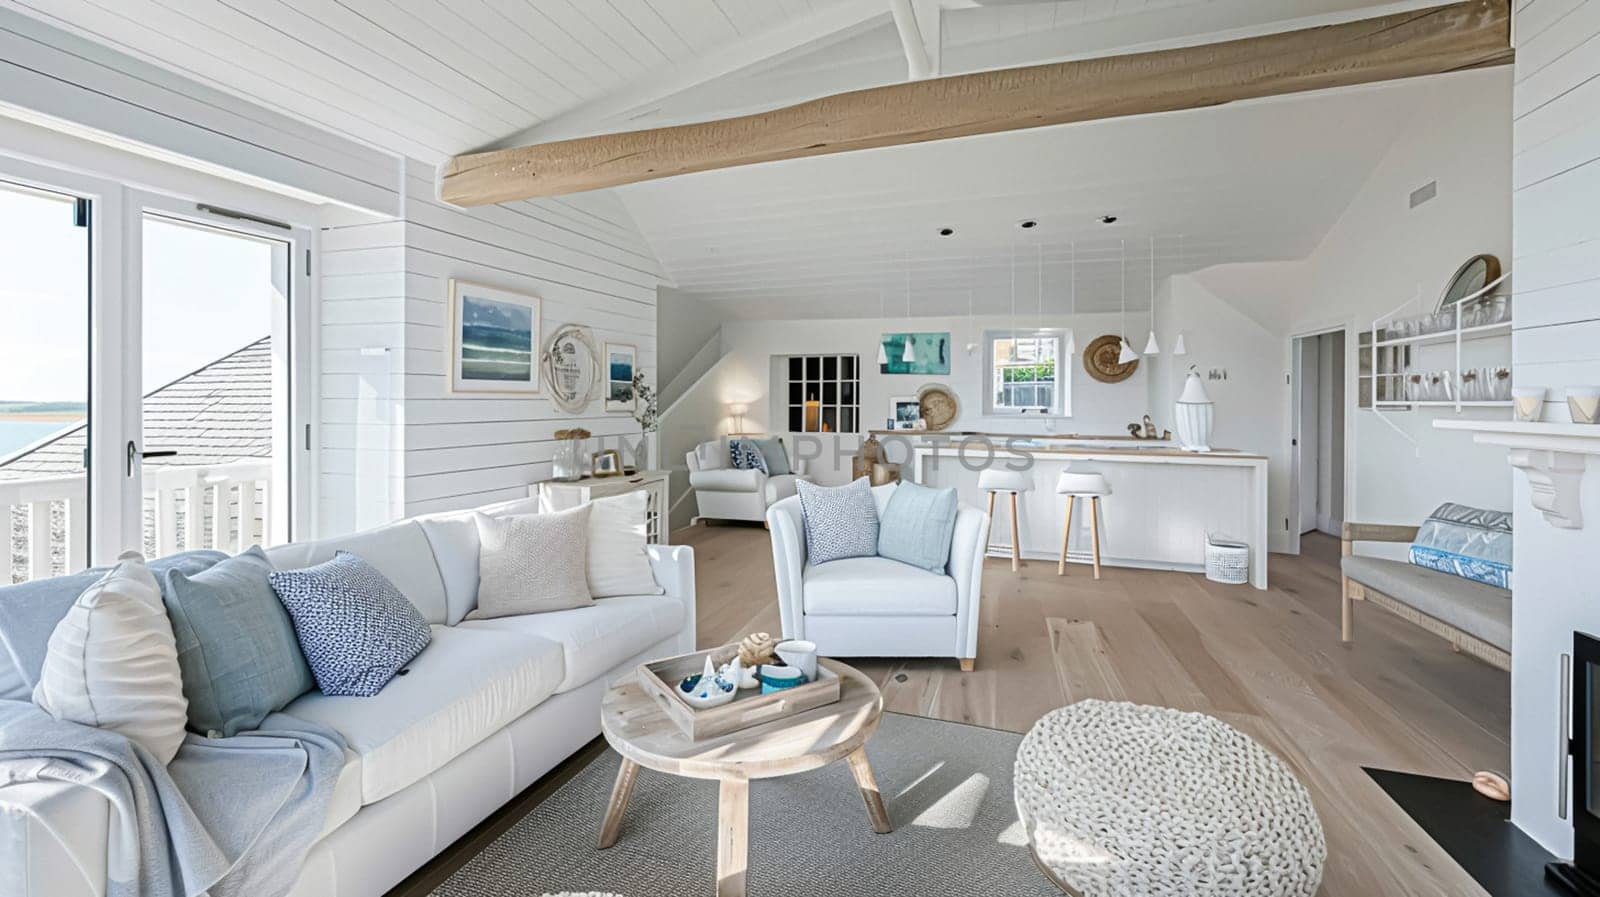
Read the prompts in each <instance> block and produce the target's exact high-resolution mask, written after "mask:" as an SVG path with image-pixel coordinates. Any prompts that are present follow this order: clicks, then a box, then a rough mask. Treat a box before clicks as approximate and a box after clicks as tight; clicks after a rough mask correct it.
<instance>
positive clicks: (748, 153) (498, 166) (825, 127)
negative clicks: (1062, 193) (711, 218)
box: [440, 0, 1513, 206]
mask: <svg viewBox="0 0 1600 897" xmlns="http://www.w3.org/2000/svg"><path fill="white" fill-rule="evenodd" d="M1512 58H1513V53H1512V49H1511V11H1510V4H1509V0H1467V2H1461V3H1455V4H1452V5H1448V6H1438V7H1433V8H1430V9H1423V10H1416V11H1411V12H1403V13H1395V14H1392V15H1387V16H1380V17H1377V18H1372V19H1362V20H1360V21H1355V22H1346V23H1342V24H1338V25H1326V26H1322V27H1317V28H1307V29H1303V30H1300V31H1288V32H1283V33H1280V34H1269V35H1263V36H1260V37H1250V38H1244V39H1241V40H1233V41H1226V42H1222V43H1215V44H1203V45H1200V46H1193V47H1182V48H1178V49H1171V50H1158V51H1155V52H1149V53H1135V54H1130V55H1125V56H1110V57H1104V58H1100V59H1085V60H1077V61H1072V62H1060V63H1051V64H1048V65H1034V66H1027V67H1024V68H1013V69H1000V70H996V71H986V72H976V73H973V74H968V75H956V76H952V77H948V78H933V79H928V80H922V81H911V82H907V83H904V84H891V85H887V86H884V87H874V88H869V89H866V90H857V91H852V92H850V93H842V94H836V95H834V96H829V97H823V98H821V99H817V100H810V101H807V102H804V103H798V104H796V105H793V106H787V107H784V108H782V109H774V110H772V111H770V112H761V113H756V114H753V115H742V116H738V117H736V118H728V119H722V120H718V121H708V122H700V123H696V124H688V125H677V126H674V127H666V128H655V129H650V130H643V131H629V132H625V133H620V134H605V135H599V136H595V137H582V138H577V139H574V140H562V141H557V142H553V143H542V144H536V145H533V146H524V147H516V148H513V149H503V150H493V151H489V152H481V153H470V154H467V155H462V156H457V157H455V158H454V159H452V160H451V161H450V162H449V163H447V164H446V166H445V168H444V171H443V179H442V183H441V185H440V195H441V196H442V198H443V199H444V200H445V201H447V202H451V203H455V204H457V205H462V206H476V205H485V204H489V203H497V202H508V201H512V200H518V199H531V198H535V197H541V196H559V195H562V194H566V193H577V192H581V191H585V190H598V189H601V188H605V187H616V186H619V185H622V184H632V183H636V182H639V181H648V180H653V179H656V178H664V177H672V176H674V175H679V174H688V173H690V172H696V171H709V170H713V169H719V168H732V167H735V166H739V165H751V164H755V163H758V162H773V161H777V160H781V159H797V158H802V157H806V156H818V155H824V154H827V153H842V152H850V151H852V150H861V149H871V148H874V147H882V146H896V145H900V144H906V143H921V142H924V141H929V140H944V139H948V138H951V137H968V136H972V135H976V134H993V133H998V132H1001V131H1012V130H1019V129H1023V128H1038V127H1045V126H1049V125H1060V124H1068V123H1072V122H1082V121H1092V120H1096V119H1105V118H1116V117H1120V116H1127V115H1144V114H1149V113H1154V112H1172V111H1177V110H1182V109H1198V108H1203V107H1207V106H1217V105H1221V104H1224V103H1230V102H1234V101H1238V100H1248V99H1256V98H1260V97H1268V96H1275V95H1280V94H1289V93H1297V92H1301V91H1308V90H1324V89H1327V88H1335V87H1349V86H1353V85H1357V84H1368V83H1372V82H1377V81H1389V80H1394V79H1397V78H1411V77H1417V76H1421V75H1435V74H1442V73H1445V72H1455V71H1462V70H1465V69H1473V68H1482V67H1485V66H1495V65H1506V64H1508V63H1510V62H1511V61H1512Z"/></svg>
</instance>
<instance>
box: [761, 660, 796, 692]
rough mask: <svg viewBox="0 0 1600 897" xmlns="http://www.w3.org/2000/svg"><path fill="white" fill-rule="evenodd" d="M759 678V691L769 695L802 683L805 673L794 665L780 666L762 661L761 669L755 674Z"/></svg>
mask: <svg viewBox="0 0 1600 897" xmlns="http://www.w3.org/2000/svg"><path fill="white" fill-rule="evenodd" d="M756 678H757V679H760V680H761V693H762V694H764V695H770V694H772V693H773V692H775V691H787V690H788V689H791V688H794V687H795V686H797V685H804V684H805V681H806V674H805V673H802V672H800V671H799V670H798V669H796V668H794V667H780V666H774V665H772V664H768V663H764V664H762V665H761V671H760V672H759V673H757V674H756Z"/></svg>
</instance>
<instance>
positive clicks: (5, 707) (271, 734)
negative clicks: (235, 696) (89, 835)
mask: <svg viewBox="0 0 1600 897" xmlns="http://www.w3.org/2000/svg"><path fill="white" fill-rule="evenodd" d="M288 719H289V718H288V717H284V716H282V715H279V716H277V717H275V718H274V720H275V721H277V722H280V723H282V722H284V721H286V720H288ZM296 722H297V723H298V724H299V725H300V726H303V729H299V730H296V731H287V730H277V731H258V732H250V733H246V734H240V735H237V736H235V737H233V738H205V737H202V736H199V735H195V734H192V733H191V734H190V735H189V737H188V739H187V740H186V741H185V742H184V744H183V747H182V748H180V749H179V750H178V755H177V756H176V757H174V758H173V760H172V763H171V765H169V766H163V765H161V761H159V760H157V759H156V758H155V757H154V756H152V755H151V754H150V753H149V752H147V751H146V750H145V749H144V748H142V747H139V746H138V745H136V744H134V743H133V742H131V741H129V740H128V739H127V738H125V737H123V736H122V735H119V734H117V733H115V732H111V731H107V730H103V729H95V728H92V727H89V726H82V725H78V724H77V723H69V722H62V721H60V720H57V719H55V718H53V717H51V716H50V715H49V714H47V713H45V712H44V711H42V710H40V709H39V708H38V707H36V706H34V705H33V704H32V703H30V702H27V701H0V786H3V785H5V784H8V783H12V782H35V781H53V780H54V781H68V782H73V783H75V784H76V785H77V786H78V787H82V788H90V789H93V790H95V791H97V792H99V793H100V794H102V795H103V796H104V797H105V798H106V800H107V801H109V802H110V804H111V808H112V824H111V832H110V838H111V844H110V845H108V847H109V854H108V856H109V858H110V862H109V864H108V867H109V868H108V869H107V876H108V882H107V886H108V895H109V897H196V895H201V894H207V893H209V894H210V895H212V897H229V895H240V897H245V895H248V897H277V895H281V894H283V893H285V892H287V891H288V890H289V888H290V886H292V885H293V884H294V881H295V878H296V877H297V876H298V875H299V873H300V867H301V864H302V863H303V862H304V861H305V855H306V852H307V851H308V850H310V849H311V846H312V844H314V843H315V842H316V840H317V838H318V836H319V835H320V834H321V833H322V829H323V825H324V824H325V822H326V819H327V815H328V807H329V804H330V803H331V801H332V799H333V786H334V783H335V782H336V781H337V780H338V777H339V770H340V769H341V768H342V766H343V765H344V740H343V739H342V738H340V737H339V735H338V734H337V733H335V732H333V731H332V730H330V729H327V728H324V727H322V726H318V725H315V724H313V723H309V722H303V721H296ZM63 834H64V835H68V836H70V833H63Z"/></svg>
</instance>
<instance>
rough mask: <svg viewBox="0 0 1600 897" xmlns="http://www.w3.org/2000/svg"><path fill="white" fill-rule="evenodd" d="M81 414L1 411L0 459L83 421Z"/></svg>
mask: <svg viewBox="0 0 1600 897" xmlns="http://www.w3.org/2000/svg"><path fill="white" fill-rule="evenodd" d="M82 419H83V416H82V413H81V412H78V413H70V412H69V413H56V412H46V413H40V412H21V413H14V412H5V411H0V458H4V457H6V456H7V455H10V454H11V453H12V452H14V451H16V450H17V449H20V448H22V447H23V446H25V445H30V444H32V443H34V442H36V441H38V440H40V439H43V438H44V437H46V436H49V435H50V434H51V433H54V432H56V431H58V430H64V429H66V428H68V427H71V426H73V425H75V424H76V423H77V422H78V421H80V420H82Z"/></svg>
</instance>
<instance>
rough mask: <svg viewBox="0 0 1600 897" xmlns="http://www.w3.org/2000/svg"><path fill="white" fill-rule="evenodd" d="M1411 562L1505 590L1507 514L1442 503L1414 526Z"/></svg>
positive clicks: (1508, 555) (1508, 545)
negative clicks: (1425, 518) (1415, 527)
mask: <svg viewBox="0 0 1600 897" xmlns="http://www.w3.org/2000/svg"><path fill="white" fill-rule="evenodd" d="M1411 563H1413V564H1416V565H1417V566H1419V567H1426V568H1428V569H1429V570H1437V571H1439V572H1440V573H1449V574H1451V575H1453V576H1459V577H1461V578H1462V579H1470V580H1473V581H1474V582H1481V583H1485V584H1487V585H1491V586H1495V587H1497V588H1501V589H1509V588H1511V514H1510V513H1508V512H1506V511H1485V510H1483V509H1481V508H1473V507H1469V506H1467V505H1458V504H1455V503H1454V502H1445V503H1444V504H1442V505H1440V506H1439V507H1438V508H1436V509H1435V510H1434V512H1433V513H1432V514H1429V515H1428V519H1427V520H1424V521H1423V522H1422V526H1421V527H1419V528H1418V529H1417V538H1416V541H1414V542H1413V543H1412V544H1411Z"/></svg>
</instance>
